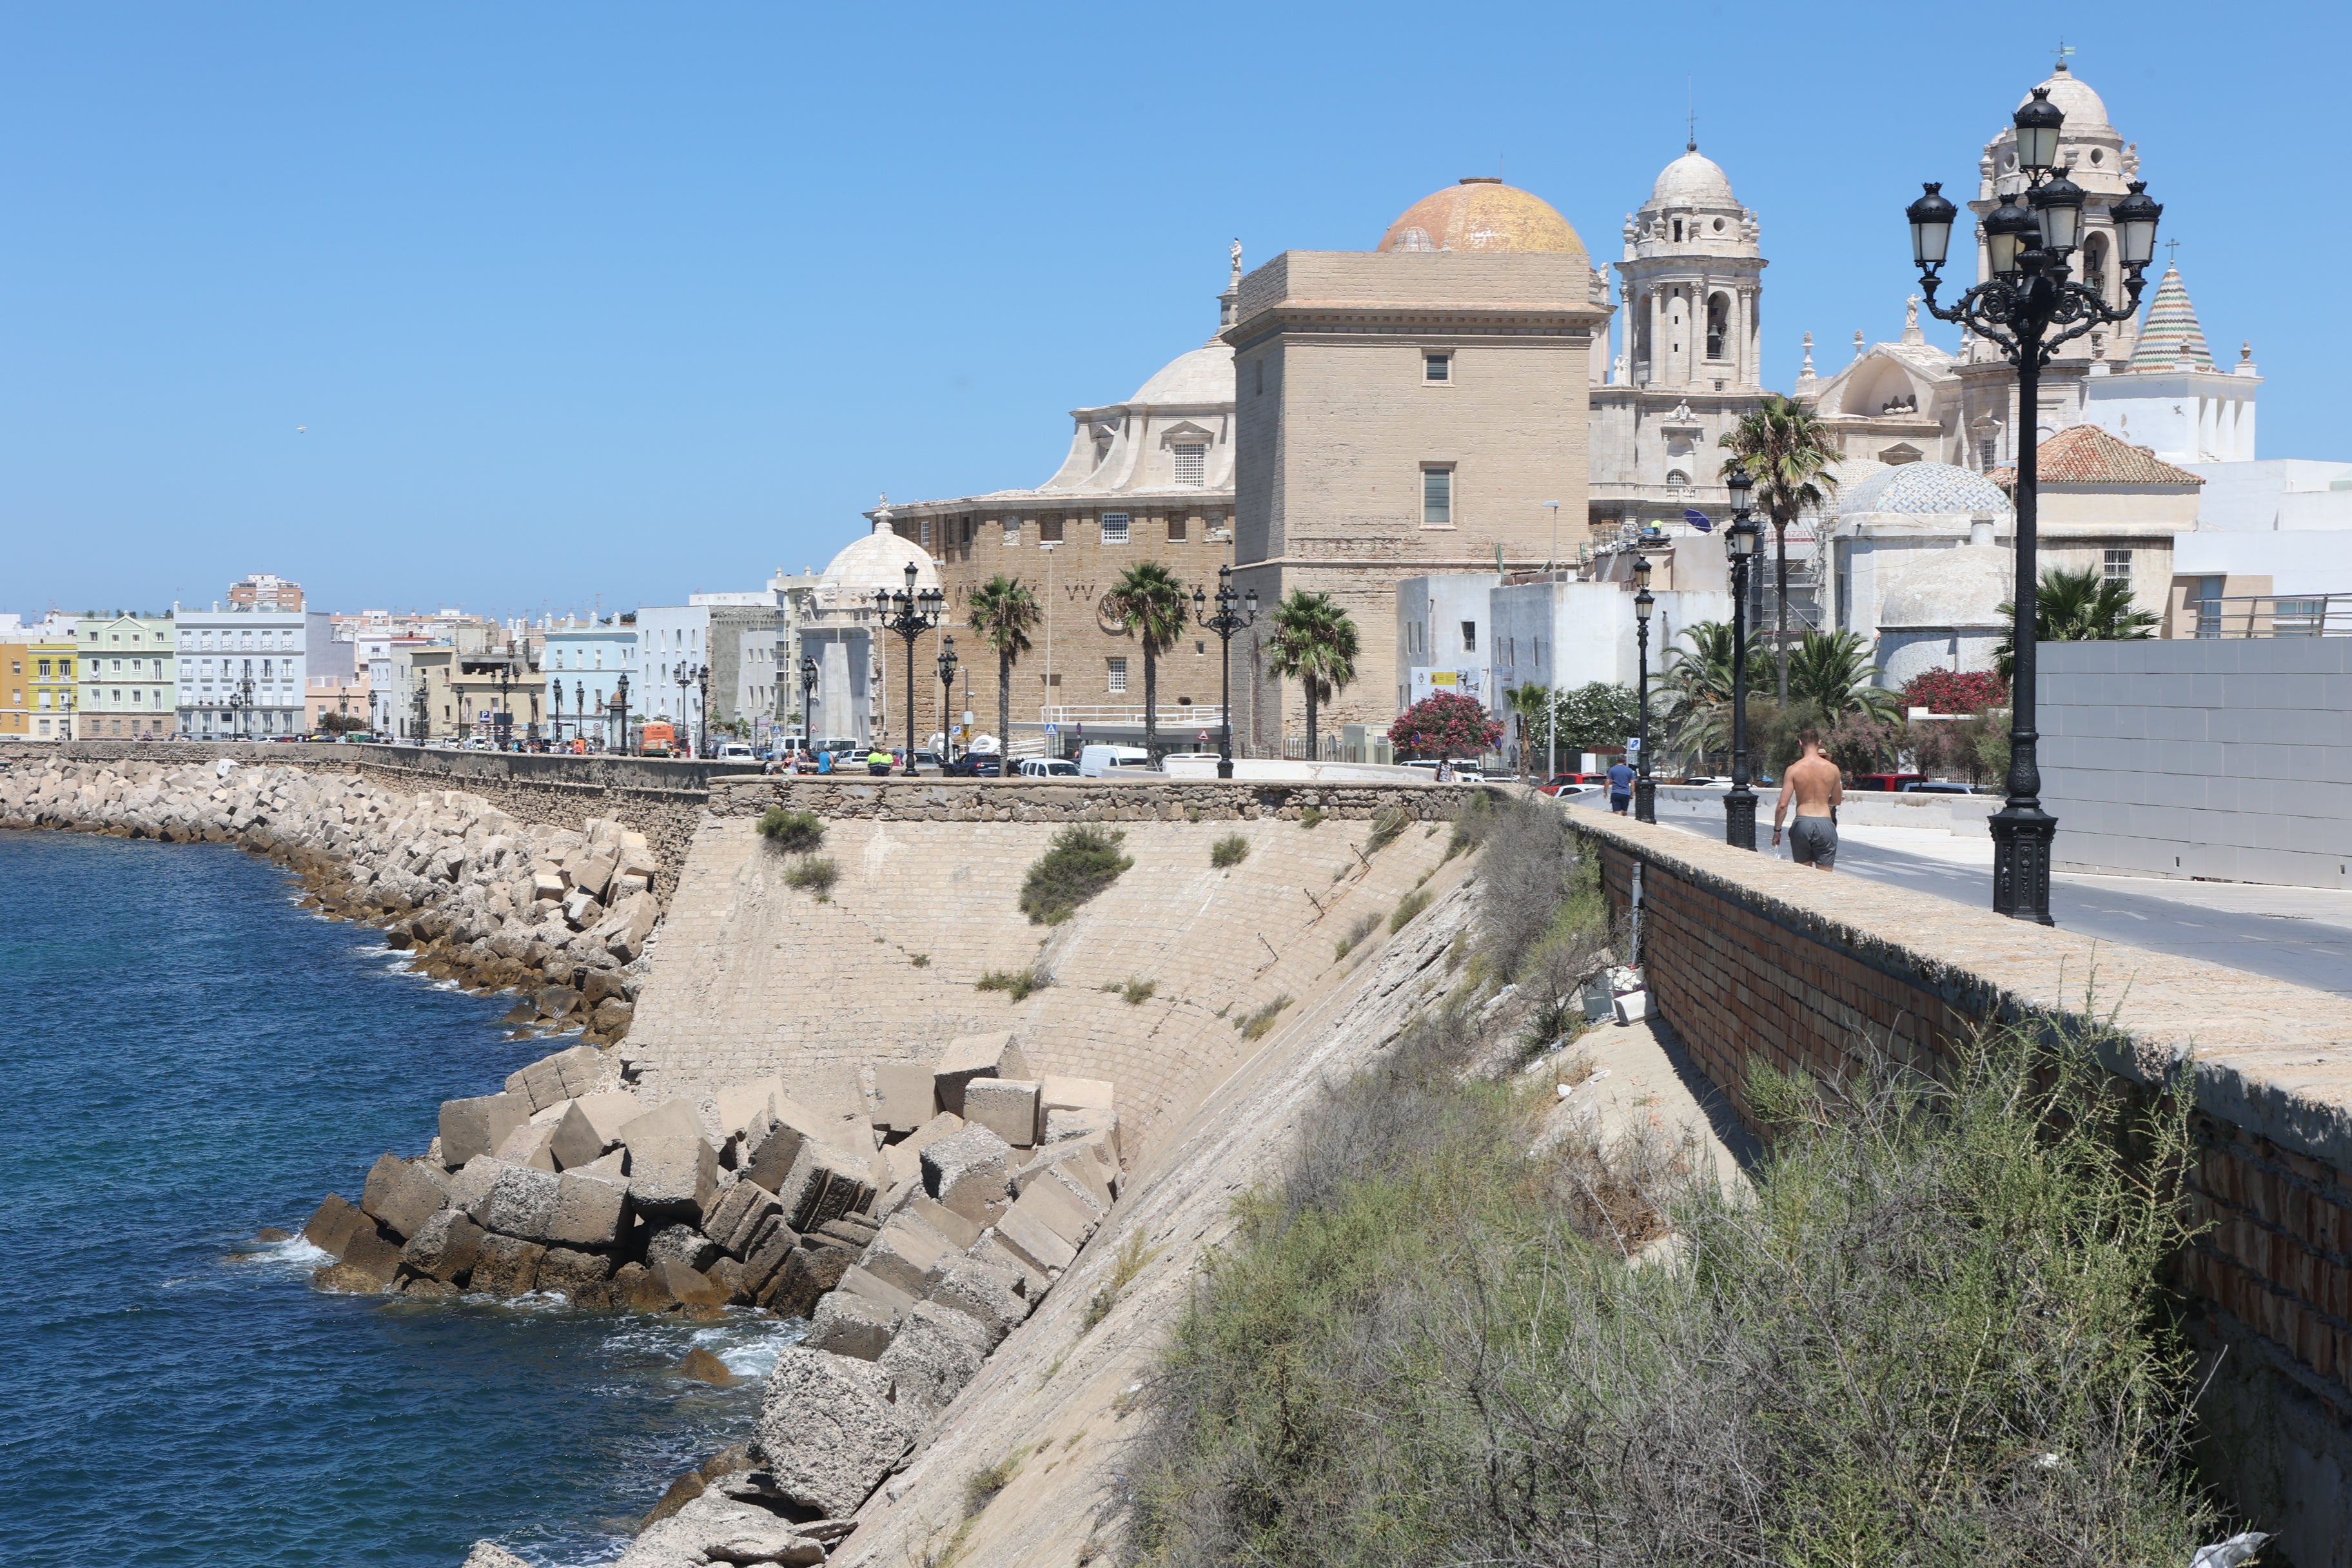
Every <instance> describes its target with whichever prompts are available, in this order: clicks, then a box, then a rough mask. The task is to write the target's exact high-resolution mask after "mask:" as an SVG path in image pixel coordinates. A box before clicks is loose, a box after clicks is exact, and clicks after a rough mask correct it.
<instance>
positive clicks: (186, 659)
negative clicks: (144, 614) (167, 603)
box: [174, 605, 333, 741]
mask: <svg viewBox="0 0 2352 1568" xmlns="http://www.w3.org/2000/svg"><path fill="white" fill-rule="evenodd" d="M174 614H175V616H176V621H177V625H178V627H179V647H178V648H177V650H176V651H177V656H178V658H177V668H178V674H179V686H180V696H179V705H178V708H179V732H180V734H182V735H183V736H185V737H188V738H191V739H194V740H199V741H203V740H227V739H231V738H234V737H241V736H247V735H298V734H300V733H301V732H302V698H303V693H304V691H305V690H306V689H308V682H309V679H310V668H309V665H310V660H309V649H310V645H311V639H312V638H313V637H315V638H316V639H317V640H318V644H319V646H320V647H324V646H325V645H326V644H327V643H328V642H329V641H331V639H332V637H333V632H332V629H331V625H330V619H331V618H330V617H329V616H327V615H326V614H325V613H324V612H322V611H317V610H245V609H236V608H234V607H232V608H229V609H222V608H220V607H219V606H218V605H215V606H214V607H213V608H212V609H209V610H186V609H182V610H177V611H175V612H174Z"/></svg>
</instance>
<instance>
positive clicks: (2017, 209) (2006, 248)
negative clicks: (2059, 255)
mask: <svg viewBox="0 0 2352 1568" xmlns="http://www.w3.org/2000/svg"><path fill="white" fill-rule="evenodd" d="M1984 237H1985V250H1986V253H1987V257H1988V258H1989V259H1990V261H1991V263H1992V270H1993V274H1994V276H1996V277H2000V278H2015V277H2016V276H2017V274H2018V271H2019V262H2018V258H2019V257H2021V255H2023V254H2024V252H2025V250H2026V248H2027V247H2029V246H2031V245H2032V243H2033V242H2034V241H2036V240H2038V239H2040V238H2041V237H2042V225H2041V224H2040V223H2038V222H2037V221H2035V219H2034V216H2033V215H2032V213H2030V212H2028V211H2026V210H2025V208H2023V207H2021V206H2020V205H2017V198H2016V197H2015V196H2014V195H2007V196H2003V197H2001V198H2000V205H1999V206H1997V207H1995V208H1993V209H1992V211H1991V212H1990V213H1987V214H1986V215H1985V220H1984Z"/></svg>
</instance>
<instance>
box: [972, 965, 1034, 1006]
mask: <svg viewBox="0 0 2352 1568" xmlns="http://www.w3.org/2000/svg"><path fill="white" fill-rule="evenodd" d="M1051 984H1054V977H1053V976H1052V975H1050V974H1048V973H1045V971H1044V970H1042V969H1035V968H1031V969H992V970H990V971H989V972H988V973H985V974H983V975H982V976H981V977H980V978H979V979H977V980H975V981H973V982H972V983H971V988H972V989H973V990H974V991H1002V992H1003V993H1005V994H1007V995H1009V996H1011V997H1012V998H1013V1000H1014V1001H1015V1002H1026V1001H1027V1000H1029V997H1030V995H1031V994H1032V993H1034V992H1038V991H1043V990H1045V987H1047V986H1048V985H1051Z"/></svg>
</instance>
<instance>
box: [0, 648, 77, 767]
mask: <svg viewBox="0 0 2352 1568" xmlns="http://www.w3.org/2000/svg"><path fill="white" fill-rule="evenodd" d="M23 647H24V653H23V654H22V656H21V657H22V658H23V659H24V663H25V675H24V687H25V700H26V712H25V717H26V722H27V724H28V728H27V729H26V731H25V739H26V740H28V741H68V740H71V739H72V738H73V716H74V703H75V689H74V672H75V664H76V660H77V658H78V657H79V652H80V649H79V645H78V644H77V642H76V641H75V639H74V637H73V636H72V634H71V633H70V632H68V634H67V635H66V636H64V637H47V638H44V639H42V640H40V641H37V642H32V643H28V644H25V645H23ZM10 657H11V658H16V657H19V656H17V655H15V654H11V655H10ZM15 688H16V681H15V680H14V679H11V680H10V681H9V689H12V690H13V689H15ZM12 732H13V731H12Z"/></svg>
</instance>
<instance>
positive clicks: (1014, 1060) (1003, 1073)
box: [931, 1029, 1029, 1116]
mask: <svg viewBox="0 0 2352 1568" xmlns="http://www.w3.org/2000/svg"><path fill="white" fill-rule="evenodd" d="M1028 1076H1029V1072H1028V1064H1027V1063H1026V1061H1024V1059H1023V1058H1022V1055H1021V1047H1018V1046H1016V1045H1014V1044H1013V1031H1012V1030H1010V1029H997V1030H994V1031H992V1032H991V1033H989V1034H985V1035H961V1036H958V1037H956V1038H954V1039H952V1040H950V1041H949V1042H948V1048H947V1051H946V1053H945V1054H944V1055H942V1056H941V1057H940V1065H939V1066H938V1067H937V1068H934V1069H933V1070H932V1075H931V1077H932V1081H933V1083H934V1085H935V1086H936V1087H937V1089H938V1091H939V1097H940V1107H941V1108H942V1109H944V1110H951V1111H953V1112H954V1113H955V1114H957V1115H958V1116H961V1115H962V1114H963V1089H964V1085H966V1084H968V1083H970V1082H971V1080H972V1079H976V1078H1024V1079H1025V1078H1027V1077H1028Z"/></svg>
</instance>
